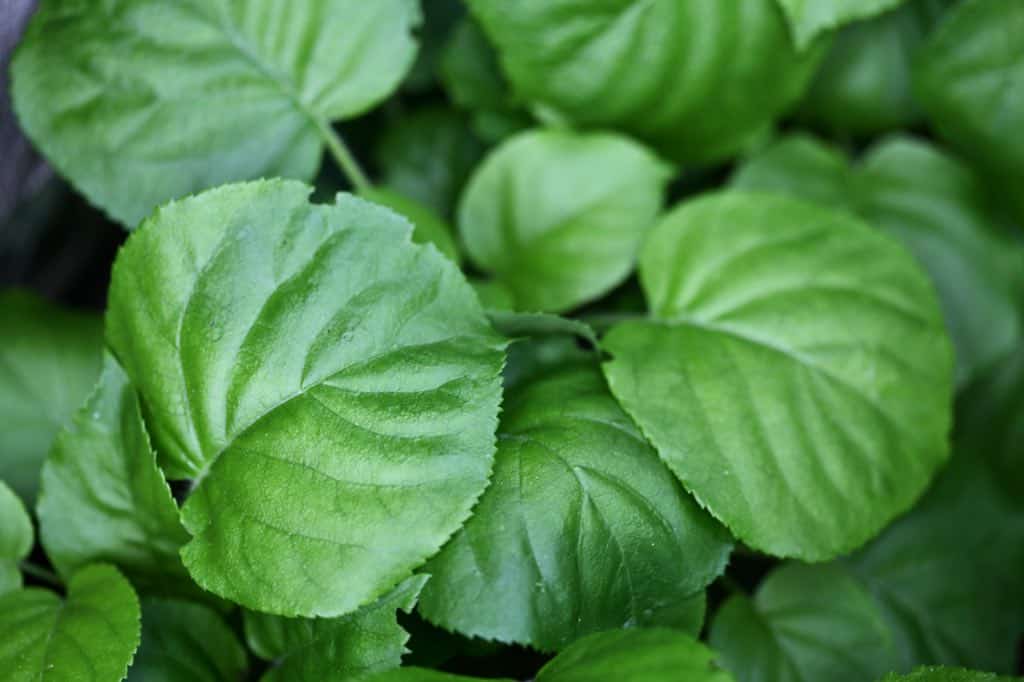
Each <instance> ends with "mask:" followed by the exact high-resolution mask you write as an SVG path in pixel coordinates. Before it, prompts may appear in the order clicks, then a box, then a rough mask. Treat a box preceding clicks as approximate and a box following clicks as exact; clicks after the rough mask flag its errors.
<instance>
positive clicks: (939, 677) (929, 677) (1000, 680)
mask: <svg viewBox="0 0 1024 682" xmlns="http://www.w3.org/2000/svg"><path fill="white" fill-rule="evenodd" d="M1020 679H1021V678H1019V677H1014V678H1009V677H998V676H996V675H993V674H991V673H982V672H977V671H974V670H964V669H963V668H937V667H935V668H921V669H920V670H916V671H914V672H913V673H911V674H909V675H896V674H895V673H894V674H892V675H888V676H886V677H885V679H884V680H882V682H1015V681H1017V682H1019V680H1020Z"/></svg>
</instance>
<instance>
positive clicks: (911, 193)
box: [733, 136, 1024, 386]
mask: <svg viewBox="0 0 1024 682" xmlns="http://www.w3.org/2000/svg"><path fill="white" fill-rule="evenodd" d="M733 185H734V186H735V187H739V188H741V189H753V190H770V191H774V192H781V193H784V194H792V195H794V196H797V197H802V198H805V199H810V200H813V201H816V202H818V203H820V204H823V205H827V206H832V207H842V208H845V209H846V210H848V211H850V212H852V213H855V214H857V215H859V216H860V217H861V218H863V219H864V220H865V221H867V222H868V223H870V224H872V225H874V226H875V227H878V228H881V229H882V230H884V231H886V232H888V233H889V234H891V235H892V236H894V237H896V238H897V239H899V240H900V241H901V242H903V244H904V245H906V246H907V248H909V249H910V251H911V253H913V254H914V256H915V257H916V258H917V260H918V262H919V263H920V264H921V265H922V266H924V268H925V269H926V270H927V271H928V274H930V275H931V278H932V282H933V284H934V285H935V287H936V290H937V291H938V294H939V299H940V301H941V303H942V310H943V316H944V318H945V320H946V326H947V327H948V329H949V332H950V336H951V337H952V339H953V345H954V346H955V347H956V351H957V383H958V384H959V385H961V386H962V385H964V384H966V383H967V382H968V381H969V380H970V379H972V378H973V377H974V376H975V375H977V374H978V373H979V371H980V370H983V369H985V368H987V367H990V366H991V365H992V364H993V363H995V362H996V361H997V360H999V359H1000V358H1001V357H1003V356H1005V355H1006V354H1007V353H1009V352H1010V350H1011V349H1013V348H1015V347H1017V346H1018V345H1019V344H1020V342H1021V323H1022V320H1021V311H1020V306H1019V305H1018V300H1020V298H1021V291H1022V289H1024V248H1021V247H1020V246H1018V245H1016V244H1014V243H1013V240H1012V239H1010V238H1009V237H1007V236H1005V235H1004V234H1002V233H1000V231H999V230H998V229H996V228H997V227H998V222H999V219H998V215H997V213H996V211H995V210H994V209H993V207H992V206H991V205H990V202H989V201H988V199H987V194H986V192H987V187H986V185H985V183H984V182H983V181H982V180H981V179H980V178H978V177H977V176H976V175H975V174H974V173H973V172H972V171H971V170H970V169H969V168H968V167H966V166H964V165H963V164H961V163H960V162H959V161H957V160H956V159H954V158H952V157H950V156H947V155H946V154H944V153H942V152H941V151H939V150H938V149H936V148H934V147H932V146H930V145H928V144H927V143H925V142H919V141H916V140H913V139H911V138H904V137H895V138H889V139H888V140H886V141H884V142H881V143H879V144H878V145H876V146H875V147H872V148H871V149H869V150H868V151H867V152H866V153H865V155H864V157H863V158H862V159H861V160H860V162H859V163H858V164H857V165H855V166H850V164H849V163H848V162H847V160H846V159H845V158H844V157H843V155H842V154H841V153H839V152H837V151H835V150H833V149H831V148H829V147H827V146H825V145H824V144H821V143H819V142H817V141H815V140H814V139H812V138H809V137H802V136H795V137H789V138H785V139H783V140H781V141H779V142H778V143H776V144H774V145H772V146H771V147H768V148H767V149H765V150H764V151H763V152H761V153H760V154H757V155H755V156H754V157H753V158H751V159H750V160H748V161H747V162H746V163H745V164H744V165H743V166H741V168H740V170H739V171H738V172H737V174H736V176H735V178H734V180H733Z"/></svg>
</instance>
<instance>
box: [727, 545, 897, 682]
mask: <svg viewBox="0 0 1024 682" xmlns="http://www.w3.org/2000/svg"><path fill="white" fill-rule="evenodd" d="M892 639H893V638H892V635H891V634H890V632H889V628H888V625H887V624H886V622H885V619H884V617H883V616H882V611H881V608H880V607H879V606H878V605H877V604H876V603H875V601H874V599H873V597H872V596H871V594H870V593H869V592H868V591H867V590H866V589H865V588H864V587H863V586H862V585H861V584H860V583H858V582H857V581H856V580H854V579H853V578H851V577H850V576H849V575H848V574H847V573H846V572H845V571H844V570H843V569H842V568H840V567H838V566H836V565H834V564H825V565H817V566H809V565H806V564H799V563H787V564H783V565H782V566H781V567H779V568H777V569H775V570H774V571H772V573H770V574H769V575H768V577H767V578H766V579H765V580H764V582H762V583H761V585H760V586H759V587H758V590H757V594H756V595H755V596H754V597H753V598H750V597H747V596H746V595H742V594H736V595H733V596H732V597H730V598H729V600H728V601H726V602H725V603H724V604H723V605H722V606H721V608H720V609H719V610H718V612H717V613H716V614H715V619H714V621H713V623H712V627H711V636H710V642H711V646H712V647H714V649H715V651H718V652H719V660H720V661H721V663H722V666H723V667H725V668H726V669H727V670H730V671H731V672H732V673H733V674H734V675H735V676H736V679H737V680H739V681H740V682H758V681H761V680H771V681H772V682H802V681H803V680H829V682H864V681H865V680H873V679H876V678H877V677H878V676H879V675H882V674H884V673H886V672H887V671H889V670H892V668H893V662H894V660H895V653H894V651H895V647H894V646H893V641H892Z"/></svg>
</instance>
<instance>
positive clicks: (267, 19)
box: [13, 0, 420, 227]
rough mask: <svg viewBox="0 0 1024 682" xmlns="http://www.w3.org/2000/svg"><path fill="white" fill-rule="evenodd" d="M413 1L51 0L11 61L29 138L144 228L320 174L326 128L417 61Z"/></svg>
mask: <svg viewBox="0 0 1024 682" xmlns="http://www.w3.org/2000/svg"><path fill="white" fill-rule="evenodd" d="M419 22H420V9H419V3H418V2H417V1H416V0H375V1H374V2H364V1H363V0H294V1H292V2H289V3H287V4H282V3H280V2H277V1H275V0H253V1H250V2H234V3H228V2H198V3H197V2H188V3H186V2H172V3H168V2H166V1H165V0H126V1H124V2H116V3H113V2H101V3H95V2H86V1H85V0H55V1H53V2H47V3H45V4H43V5H42V6H41V7H40V11H39V12H37V13H36V15H35V17H34V18H33V20H32V22H31V24H30V26H29V29H28V31H27V33H26V35H25V38H24V40H23V42H22V44H21V47H20V49H19V50H18V53H17V55H16V57H15V60H14V64H13V74H14V84H13V94H14V104H15V108H16V111H17V112H18V117H19V118H20V120H21V124H22V126H23V127H24V129H25V131H26V132H27V133H28V135H29V137H30V138H32V141H33V142H35V144H36V145H37V146H38V147H39V148H40V149H41V150H42V151H43V153H44V154H46V156H47V157H48V158H49V159H50V161H51V162H52V163H53V164H54V165H55V166H56V167H57V169H58V170H60V171H61V173H62V174H64V175H65V176H67V177H68V178H69V179H70V180H71V181H72V182H73V183H74V184H75V185H76V187H78V189H79V190H81V191H82V192H83V193H84V194H85V195H86V196H87V197H88V198H89V199H90V200H91V201H93V202H94V203H95V204H97V205H98V206H100V207H101V208H103V209H104V210H106V211H107V212H108V213H109V214H110V215H112V216H113V217H114V218H115V219H117V220H118V221H120V222H122V223H124V224H125V225H126V226H128V227H134V226H135V225H136V224H137V223H138V222H139V221H140V220H141V219H142V218H143V217H145V216H146V215H148V214H149V213H150V212H151V211H152V210H153V208H154V207H156V206H157V205H159V204H162V203H164V202H165V201H167V200H168V199H173V198H176V197H181V196H184V195H187V194H189V193H192V192H196V191H199V190H202V189H206V188H208V187H213V186H216V185H219V184H222V183H225V182H230V181H233V180H244V179H249V178H259V177H264V176H276V175H282V176H286V177H293V178H299V179H303V180H308V179H311V178H312V177H313V176H314V174H315V173H316V170H317V167H318V166H319V165H320V156H321V151H322V146H323V144H322V143H323V140H324V139H325V137H326V136H328V135H330V134H331V133H330V132H329V129H330V124H331V121H335V120H339V119H345V118H350V117H352V116H356V115H358V114H361V113H363V112H364V111H367V110H368V109H370V108H371V107H373V106H374V105H376V104H377V103H379V102H381V101H382V100H383V99H385V98H386V97H387V96H388V95H390V94H391V92H393V91H394V89H395V88H396V87H397V86H398V83H399V82H400V81H401V79H402V77H403V76H404V75H405V73H406V72H407V71H408V69H409V67H410V66H411V65H412V62H413V58H414V57H415V54H416V41H415V39H414V37H413V35H412V31H413V30H414V29H415V28H416V27H417V26H418V24H419Z"/></svg>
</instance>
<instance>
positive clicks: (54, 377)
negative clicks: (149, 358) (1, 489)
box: [0, 291, 103, 507]
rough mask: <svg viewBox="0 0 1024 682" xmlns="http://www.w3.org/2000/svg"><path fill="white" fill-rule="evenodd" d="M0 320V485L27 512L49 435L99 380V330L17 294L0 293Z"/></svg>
mask: <svg viewBox="0 0 1024 682" xmlns="http://www.w3.org/2000/svg"><path fill="white" fill-rule="evenodd" d="M0 319H3V320H4V331H3V334H2V335H0V424H3V425H4V426H3V439H2V441H0V480H3V481H4V482H5V483H7V484H8V485H9V486H10V487H11V488H13V489H14V492H16V493H17V494H18V495H19V496H20V497H21V498H22V499H23V500H24V501H25V503H26V504H28V505H29V506H30V507H31V506H33V505H34V504H35V499H36V494H37V492H38V490H39V471H40V469H41V468H42V466H43V460H44V459H45V458H46V453H47V452H48V451H49V449H50V445H51V443H52V442H53V437H54V435H55V434H56V433H57V430H58V429H59V428H60V427H61V426H62V425H63V424H64V422H66V421H67V420H68V419H69V418H70V417H71V415H72V414H73V413H74V411H75V410H76V409H78V406H79V405H81V404H82V401H83V400H85V397H86V396H87V395H88V394H89V391H91V390H92V388H93V386H94V385H95V383H96V377H98V376H99V373H100V365H101V363H102V360H103V328H102V323H101V321H100V318H99V316H96V315H90V314H86V313H79V312H72V311H69V310H63V309H61V308H58V307H56V306H54V305H51V304H50V303H47V302H46V301H43V300H42V299H39V298H37V297H36V296H34V295H32V294H28V293H23V292H19V291H6V292H2V293H0Z"/></svg>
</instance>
